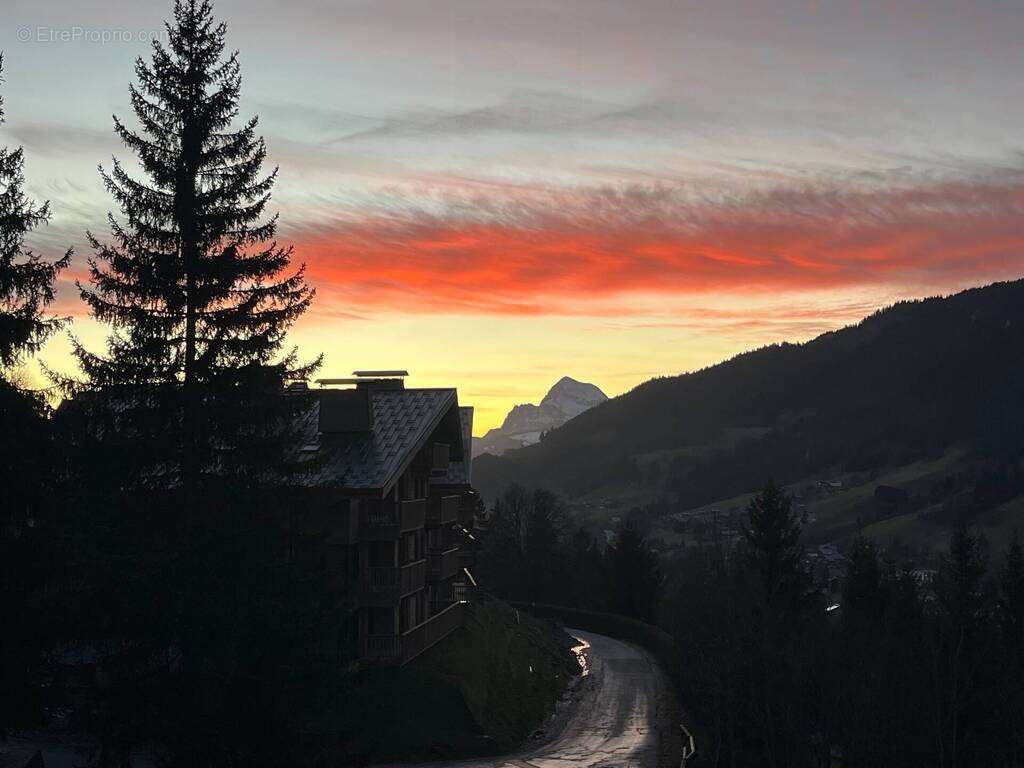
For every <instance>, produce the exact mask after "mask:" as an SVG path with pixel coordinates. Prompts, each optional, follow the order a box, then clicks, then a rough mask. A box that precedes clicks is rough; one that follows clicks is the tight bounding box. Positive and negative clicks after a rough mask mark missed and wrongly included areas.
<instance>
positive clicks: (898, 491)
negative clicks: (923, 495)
mask: <svg viewBox="0 0 1024 768" xmlns="http://www.w3.org/2000/svg"><path fill="white" fill-rule="evenodd" d="M909 500H910V494H908V493H907V492H906V491H905V490H904V489H902V488H897V487H895V486H892V485H879V486H877V487H876V488H875V507H876V508H877V510H878V516H879V517H891V516H892V515H895V514H898V513H899V511H900V509H901V508H902V507H905V506H906V504H907V502H908V501H909Z"/></svg>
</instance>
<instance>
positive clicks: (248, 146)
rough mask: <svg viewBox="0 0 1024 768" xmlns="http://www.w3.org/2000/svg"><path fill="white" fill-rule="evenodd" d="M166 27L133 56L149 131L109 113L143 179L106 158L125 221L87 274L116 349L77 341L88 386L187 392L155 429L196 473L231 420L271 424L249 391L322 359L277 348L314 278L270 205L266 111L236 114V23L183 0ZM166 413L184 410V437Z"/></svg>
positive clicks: (91, 297) (139, 105) (238, 424)
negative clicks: (304, 359)
mask: <svg viewBox="0 0 1024 768" xmlns="http://www.w3.org/2000/svg"><path fill="white" fill-rule="evenodd" d="M166 26H167V32H168V40H169V42H168V46H167V47H166V48H165V47H164V46H163V45H162V44H161V43H160V42H159V41H154V42H153V54H152V61H151V62H150V63H147V62H145V61H143V60H142V59H139V60H138V61H137V62H136V67H135V71H136V75H137V77H138V80H139V85H138V87H136V86H134V85H132V86H131V87H130V94H131V102H132V109H133V111H134V112H135V116H136V118H137V120H138V122H139V124H140V126H141V130H140V131H136V130H133V129H131V128H129V127H128V126H126V125H125V124H124V123H123V122H121V120H119V119H118V118H116V117H115V118H114V126H115V130H116V132H117V134H118V136H120V138H121V140H122V141H123V142H124V143H125V144H126V145H127V147H128V148H129V149H131V150H132V151H133V152H134V153H135V155H136V156H137V158H138V162H139V165H140V166H141V168H142V170H143V171H144V178H143V179H141V180H140V179H137V178H135V177H133V176H132V175H131V174H129V172H128V171H126V170H125V168H124V167H123V166H122V165H121V163H120V162H118V161H117V160H116V159H115V160H114V161H113V166H112V168H111V170H110V171H109V172H107V171H104V170H103V169H102V168H101V175H102V177H103V180H104V182H105V184H106V187H107V189H108V190H109V191H110V193H111V194H112V195H113V197H114V199H115V200H116V201H117V203H118V206H119V207H120V209H121V212H122V214H123V219H124V220H123V221H120V220H118V219H117V218H115V217H114V216H113V215H112V214H111V215H110V216H109V217H108V219H109V226H110V230H111V235H112V240H111V241H110V242H106V243H105V242H101V241H100V240H99V239H98V238H97V237H95V236H93V235H92V233H90V234H89V239H90V243H91V245H92V247H93V250H94V252H95V256H94V257H93V258H92V259H90V262H89V267H90V283H91V286H90V287H84V286H82V285H79V289H80V291H81V295H82V298H83V299H84V300H85V301H86V302H87V303H88V304H89V307H90V308H91V310H92V313H93V315H94V316H95V317H96V319H98V320H101V321H103V322H106V323H109V324H110V325H111V326H113V332H112V333H111V334H110V336H109V337H108V340H107V351H106V354H105V355H97V354H93V353H91V352H89V351H87V350H86V349H85V348H84V347H82V346H81V345H76V348H75V354H76V356H77V358H78V360H79V363H80V365H81V367H82V370H83V371H84V373H85V375H86V378H87V380H88V383H89V384H90V385H91V386H93V387H120V386H131V387H133V393H132V395H131V398H132V401H133V402H135V403H138V402H140V397H141V396H140V394H139V388H140V387H142V388H145V389H146V390H147V391H151V392H152V391H155V392H160V393H161V397H160V398H158V399H163V397H162V396H163V395H164V394H166V395H169V396H171V398H172V400H174V398H176V400H174V403H175V406H176V408H175V409H172V413H174V414H176V417H175V418H171V419H170V421H169V422H165V423H162V424H161V425H160V427H159V429H160V430H161V431H162V432H163V434H162V442H163V443H164V444H174V443H175V442H178V443H179V444H180V449H181V451H182V455H181V457H180V459H181V460H180V462H179V463H178V468H179V469H180V470H181V471H182V472H183V473H184V475H185V477H184V479H185V482H186V485H187V484H188V483H189V482H190V479H191V476H193V475H195V474H196V473H198V471H199V469H200V468H201V467H206V466H208V465H209V463H210V461H211V457H210V455H209V453H208V452H206V450H205V449H207V448H208V447H209V445H210V443H211V442H213V441H215V442H217V443H218V450H220V451H221V452H222V454H223V455H229V451H228V450H226V449H229V448H230V442H231V435H232V434H234V433H235V432H236V430H238V429H240V430H242V431H243V432H248V431H252V430H257V431H258V429H259V426H258V424H259V421H260V420H261V419H262V418H264V417H266V418H267V420H268V421H267V423H268V424H273V422H274V418H273V417H272V416H269V415H268V414H262V415H261V414H260V413H259V409H254V408H253V403H251V402H246V400H245V394H246V393H252V392H257V393H263V394H268V393H273V394H275V395H276V394H279V392H280V388H281V385H282V383H283V382H284V381H285V380H287V379H289V378H303V377H305V376H306V375H308V373H309V372H310V371H311V370H312V369H313V368H314V367H315V366H316V365H317V364H318V363H314V364H313V365H306V366H301V365H298V364H297V362H296V356H295V352H294V350H293V351H292V352H291V353H290V354H286V355H285V356H284V357H283V358H282V357H281V351H282V344H283V341H284V337H285V333H286V332H287V330H288V329H289V327H290V326H291V324H292V322H293V321H294V320H295V319H296V318H297V317H298V316H299V315H301V314H302V313H303V312H304V311H305V310H306V309H307V307H308V306H309V303H310V300H311V298H312V296H313V290H312V289H311V288H310V287H308V286H307V284H306V282H305V280H304V266H299V267H298V268H297V269H294V270H292V269H291V262H292V249H291V247H286V246H281V245H279V244H278V243H277V242H276V241H275V240H274V235H275V230H276V227H277V217H276V216H268V215H267V213H266V208H267V203H268V202H269V200H270V192H271V188H272V186H273V184H274V180H275V178H276V175H277V169H274V170H272V171H270V172H269V173H264V172H263V170H262V166H263V162H264V159H265V158H266V147H265V145H264V142H263V139H262V138H259V137H258V136H257V135H256V125H257V118H255V117H253V118H251V119H249V120H248V121H247V122H245V123H244V124H242V125H241V126H240V127H237V128H235V127H233V126H232V123H233V121H234V119H235V117H236V115H237V114H238V100H239V89H240V84H241V78H240V74H239V63H238V55H237V53H231V54H229V55H225V34H226V27H225V25H224V24H223V23H216V22H215V21H214V19H213V12H212V7H211V4H210V3H209V2H207V0H177V2H176V3H175V6H174V23H173V24H167V25H166ZM275 389H276V392H274V390H275ZM218 400H219V401H218ZM214 401H218V402H214ZM233 405H234V406H236V407H232V406H233ZM241 413H244V414H245V415H244V416H239V414H241ZM221 417H223V418H222V419H221V420H222V422H223V423H217V422H216V421H215V420H214V421H211V419H216V418H221ZM167 424H171V425H175V424H180V426H181V429H182V434H181V435H180V438H179V440H177V441H175V440H173V439H170V437H171V436H170V435H169V434H168V433H167V432H166V428H167ZM248 437H251V435H250V436H248ZM248 442H249V443H250V444H251V443H252V440H248Z"/></svg>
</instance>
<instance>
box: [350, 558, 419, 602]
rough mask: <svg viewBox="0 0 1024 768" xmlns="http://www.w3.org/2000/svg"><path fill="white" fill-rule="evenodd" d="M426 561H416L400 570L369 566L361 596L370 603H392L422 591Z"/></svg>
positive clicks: (365, 573)
mask: <svg viewBox="0 0 1024 768" xmlns="http://www.w3.org/2000/svg"><path fill="white" fill-rule="evenodd" d="M426 573H427V561H426V560H425V559H423V560H417V561H415V562H412V563H409V564H407V565H403V566H401V567H400V568H395V567H393V566H370V567H369V568H367V569H366V571H365V572H364V577H363V595H364V598H366V599H367V600H368V601H369V602H371V603H376V602H381V601H383V602H385V603H389V602H393V601H396V600H398V599H399V598H400V597H402V596H403V595H408V594H410V593H411V592H416V591H417V590H420V589H423V586H424V584H425V583H426Z"/></svg>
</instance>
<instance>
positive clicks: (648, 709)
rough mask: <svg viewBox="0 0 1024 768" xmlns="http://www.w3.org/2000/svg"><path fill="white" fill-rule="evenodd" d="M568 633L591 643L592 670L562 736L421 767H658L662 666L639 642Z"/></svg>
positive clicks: (561, 727) (560, 728) (559, 726)
mask: <svg viewBox="0 0 1024 768" xmlns="http://www.w3.org/2000/svg"><path fill="white" fill-rule="evenodd" d="M567 631H568V632H569V634H571V635H573V636H575V637H578V638H579V639H580V640H582V641H585V642H587V643H589V644H590V648H589V649H587V652H586V655H587V658H588V660H589V671H588V674H587V676H586V677H585V678H584V679H583V680H582V681H581V683H580V687H579V688H578V689H577V693H576V696H575V698H576V699H577V701H576V702H575V703H574V705H573V706H572V707H571V711H569V712H567V713H566V714H567V717H565V718H563V719H564V722H563V723H557V722H555V723H552V724H551V728H552V730H556V731H557V735H554V736H553V738H550V739H549V740H548V741H545V742H544V744H543V746H540V747H538V748H535V749H530V750H526V751H523V752H521V753H517V754H514V755H509V756H506V757H499V758H493V757H492V758H486V759H475V760H461V761H457V762H452V763H427V764H424V765H423V766H421V768H446V767H447V766H452V767H453V768H454V767H455V766H457V768H599V767H600V768H654V766H656V765H657V762H658V743H657V742H658V733H657V725H659V724H660V723H659V717H658V714H659V712H658V711H659V708H660V707H662V706H664V704H665V701H666V687H665V678H664V676H663V674H662V672H661V670H660V669H659V668H658V666H657V664H656V663H655V662H654V660H653V659H652V658H651V657H650V656H649V655H648V654H647V653H646V652H645V651H643V650H641V649H640V648H638V647H637V646H635V645H632V644H630V643H626V642H623V641H621V640H615V639H613V638H610V637H605V636H604V635H596V634H593V633H592V632H583V631H580V630H575V629H570V630H567ZM661 719H663V718H661ZM556 720H557V717H556Z"/></svg>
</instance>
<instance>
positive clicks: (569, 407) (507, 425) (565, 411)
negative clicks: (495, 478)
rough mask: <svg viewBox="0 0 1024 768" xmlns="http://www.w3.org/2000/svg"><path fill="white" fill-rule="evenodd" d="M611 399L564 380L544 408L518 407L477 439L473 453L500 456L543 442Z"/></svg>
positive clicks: (542, 403) (590, 386)
mask: <svg viewBox="0 0 1024 768" xmlns="http://www.w3.org/2000/svg"><path fill="white" fill-rule="evenodd" d="M607 399H608V396H607V395H605V393H604V392H602V391H601V390H600V389H598V388H597V387H596V386H594V385H593V384H588V383H586V382H583V381H576V379H572V378H569V377H568V376H563V377H562V378H561V379H559V380H558V382H557V383H556V384H555V386H553V387H552V388H551V389H550V390H548V393H547V394H546V395H544V399H543V400H541V401H540V405H534V404H532V403H524V404H522V405H517V406H515V407H514V408H513V409H512V410H511V411H509V412H508V415H507V416H506V417H505V421H504V422H502V425H501V426H500V427H498V428H496V429H492V430H490V431H489V432H488V433H487V434H486V435H484V436H483V437H480V438H474V440H473V453H474V455H479V454H481V453H493V454H495V455H496V456H500V455H501V454H503V453H504V452H505V451H509V450H512V449H513V448H521V447H523V446H524V445H532V444H533V443H536V442H537V441H539V440H540V436H541V433H542V432H546V431H547V430H549V429H554V428H556V427H560V426H562V425H563V424H565V422H567V421H568V420H569V419H572V418H575V417H576V416H579V415H580V414H581V413H583V412H584V411H586V410H588V409H590V408H593V407H594V406H595V405H598V404H599V403H603V402H604V401H605V400H607Z"/></svg>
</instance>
